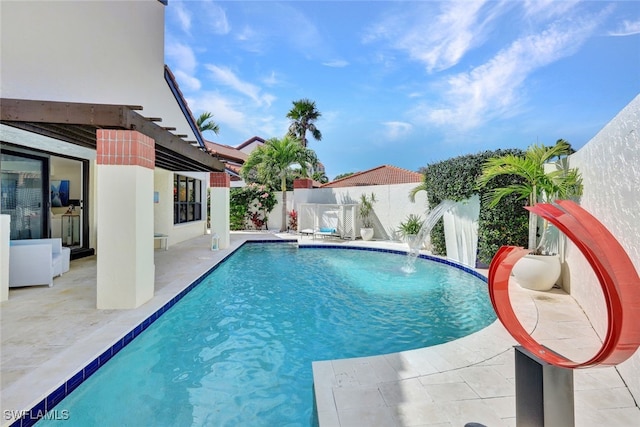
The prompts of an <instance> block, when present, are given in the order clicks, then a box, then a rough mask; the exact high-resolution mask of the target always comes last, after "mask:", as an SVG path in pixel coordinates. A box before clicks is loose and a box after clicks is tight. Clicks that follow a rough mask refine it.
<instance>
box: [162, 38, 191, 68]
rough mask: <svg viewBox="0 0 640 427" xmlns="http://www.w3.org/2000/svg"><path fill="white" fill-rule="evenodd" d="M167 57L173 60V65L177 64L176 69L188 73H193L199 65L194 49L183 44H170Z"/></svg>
mask: <svg viewBox="0 0 640 427" xmlns="http://www.w3.org/2000/svg"><path fill="white" fill-rule="evenodd" d="M165 55H166V56H167V57H168V58H170V59H171V60H172V61H171V62H172V63H174V64H176V68H179V69H180V70H184V71H185V72H186V73H193V72H194V71H195V69H196V66H197V64H198V62H197V60H196V55H195V54H194V53H193V49H191V47H189V46H187V45H185V44H182V43H178V42H173V43H168V44H167V46H166V48H165Z"/></svg>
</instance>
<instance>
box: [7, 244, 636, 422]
mask: <svg viewBox="0 0 640 427" xmlns="http://www.w3.org/2000/svg"><path fill="white" fill-rule="evenodd" d="M280 237H282V238H292V237H293V236H291V235H286V234H284V235H279V234H269V235H265V234H259V233H232V239H231V247H230V248H228V249H225V250H220V251H216V252H212V251H210V250H209V236H202V237H198V238H196V239H192V240H189V241H187V242H183V243H179V244H176V245H172V246H171V247H169V249H168V250H167V251H165V250H160V249H158V250H156V251H155V265H156V280H155V283H156V291H155V296H154V298H153V299H152V300H151V301H149V302H147V303H146V304H144V305H143V306H141V307H139V308H137V309H133V310H97V309H96V308H95V299H96V289H95V288H96V286H95V284H96V283H95V282H96V281H95V277H96V263H95V257H90V258H84V259H79V260H75V261H72V263H71V271H69V272H68V273H66V274H65V275H64V276H62V277H59V278H56V279H55V283H54V287H52V288H49V287H29V288H21V289H11V290H10V293H9V301H6V302H3V303H2V304H1V305H0V308H1V313H0V316H1V320H2V325H1V333H2V335H1V348H0V355H1V365H0V378H1V408H2V411H3V412H2V413H3V421H2V423H3V425H9V424H11V423H12V422H13V420H12V419H11V417H10V416H8V415H10V413H11V412H6V411H20V410H28V409H30V408H31V407H32V406H33V405H35V404H36V403H38V402H39V401H40V400H41V399H42V398H43V397H44V396H46V395H48V394H49V393H51V392H52V391H54V390H55V389H56V388H57V387H58V386H59V385H60V384H61V383H63V382H64V381H65V380H67V379H68V378H70V377H71V376H72V375H73V374H74V373H76V371H77V370H78V369H79V368H80V367H82V366H84V365H86V364H87V363H88V362H89V361H91V360H93V359H95V358H96V357H97V356H98V355H100V354H101V353H102V352H103V351H104V350H105V349H106V348H108V347H109V346H111V345H112V344H113V343H114V342H116V341H117V340H118V339H120V338H121V337H122V336H124V335H125V334H126V333H127V332H129V331H130V330H132V329H133V328H134V327H135V326H136V325H138V324H139V323H140V322H142V321H143V320H144V319H146V318H147V317H148V316H149V315H151V314H152V313H154V312H155V311H156V310H158V309H159V308H160V307H162V306H163V305H164V304H165V303H166V302H167V301H169V300H170V299H171V298H172V297H173V296H175V295H176V294H178V293H179V292H180V291H181V290H183V289H184V288H185V287H187V286H188V285H189V284H190V283H191V282H193V281H194V280H196V279H197V278H198V277H199V276H201V275H202V274H203V273H204V272H206V271H207V270H209V269H210V268H211V267H212V266H213V265H215V264H216V263H218V262H219V261H220V260H222V259H223V258H224V257H225V256H227V255H228V254H229V253H230V252H232V251H233V250H235V249H236V248H237V247H238V246H240V245H241V244H242V243H243V242H244V241H245V240H248V239H251V240H255V239H265V238H270V239H273V238H280ZM301 243H302V244H304V243H313V244H322V242H321V241H317V240H316V241H313V240H312V239H310V238H304V237H303V238H301ZM327 243H328V244H336V242H335V241H331V242H327ZM344 244H345V245H354V244H355V245H367V246H368V245H373V246H377V247H385V248H390V249H401V250H404V249H405V248H404V246H403V245H400V244H394V243H390V242H361V241H355V242H352V241H347V242H344ZM512 301H513V302H514V305H515V306H516V307H517V311H518V314H519V316H521V320H522V322H523V323H524V324H525V325H526V326H527V328H529V329H530V330H533V331H534V336H535V337H536V338H537V339H539V340H540V341H541V342H543V343H545V344H547V345H549V346H550V347H552V348H554V349H555V350H557V351H559V352H561V353H563V354H565V355H567V356H569V357H573V358H577V359H579V358H586V357H587V356H589V355H591V354H593V352H594V351H595V350H596V349H597V348H598V347H599V345H600V342H599V340H598V338H597V336H596V334H595V332H594V331H593V329H592V328H591V325H590V324H589V322H588V321H587V319H586V317H585V316H584V313H583V312H582V310H581V309H580V307H579V306H578V305H577V304H576V303H575V302H574V300H573V298H571V297H570V296H568V295H566V294H564V293H562V292H560V291H552V292H546V293H539V292H532V291H526V290H523V289H520V288H519V287H517V286H515V287H514V288H513V290H512ZM514 344H515V341H514V340H513V339H512V338H511V337H510V336H509V335H508V334H507V333H506V331H505V330H504V328H503V327H502V326H501V325H500V324H499V323H497V322H496V323H494V324H492V325H491V326H489V327H488V328H485V329H484V330H482V331H480V332H478V333H476V334H473V335H470V336H468V337H465V338H462V339H460V340H456V341H454V342H451V343H447V344H442V345H439V346H434V347H430V348H426V349H419V350H413V351H408V352H402V353H395V354H391V355H385V356H376V357H370V358H357V359H347V360H339V361H324V362H315V363H314V365H313V368H314V380H315V387H316V401H317V406H318V413H319V417H320V423H321V427H329V426H341V427H346V426H364V425H366V426H385V427H389V426H417V425H420V426H462V425H464V424H465V423H468V422H476V423H482V424H484V425H486V426H491V427H494V426H515V397H514V394H515V388H514V367H513V349H512V346H513V345H514ZM575 408H576V409H575V412H576V426H585V427H591V426H601V425H615V426H623V427H624V426H636V425H637V420H638V419H640V409H639V408H638V406H637V404H636V403H635V402H634V400H633V397H632V396H631V394H630V393H629V391H628V389H627V388H626V386H625V384H624V382H623V381H622V380H621V378H620V376H619V375H618V373H617V371H616V369H615V368H596V369H589V370H581V371H576V372H575ZM56 409H63V408H56Z"/></svg>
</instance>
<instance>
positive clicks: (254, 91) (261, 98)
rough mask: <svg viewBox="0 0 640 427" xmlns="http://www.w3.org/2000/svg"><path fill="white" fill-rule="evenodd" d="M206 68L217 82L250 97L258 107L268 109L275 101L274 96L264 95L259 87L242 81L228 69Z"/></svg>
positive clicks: (214, 66) (211, 66) (209, 65)
mask: <svg viewBox="0 0 640 427" xmlns="http://www.w3.org/2000/svg"><path fill="white" fill-rule="evenodd" d="M205 68H206V69H207V70H209V71H211V75H212V77H213V78H214V80H216V82H218V83H220V84H222V85H225V86H228V87H230V88H231V89H233V90H235V91H237V92H239V93H241V94H243V95H245V96H248V97H249V98H251V99H252V100H253V101H254V102H256V103H257V104H258V105H266V106H267V107H268V106H270V105H271V103H272V102H273V101H274V100H275V97H274V96H273V95H270V94H262V93H261V90H260V88H259V87H258V86H256V85H254V84H251V83H248V82H244V81H242V80H240V78H239V77H238V76H236V75H235V74H234V73H233V71H231V70H230V69H229V68H227V67H218V66H217V65H212V64H208V65H205Z"/></svg>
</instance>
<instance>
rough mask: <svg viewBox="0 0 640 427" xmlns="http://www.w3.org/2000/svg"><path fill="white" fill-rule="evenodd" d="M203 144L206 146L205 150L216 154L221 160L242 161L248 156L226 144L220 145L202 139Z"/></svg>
mask: <svg viewBox="0 0 640 427" xmlns="http://www.w3.org/2000/svg"><path fill="white" fill-rule="evenodd" d="M204 145H205V146H206V147H207V151H209V153H211V154H213V155H217V156H218V157H220V158H221V159H222V160H231V161H234V162H238V163H244V162H245V161H246V160H247V157H249V156H248V155H247V154H246V153H243V152H242V151H240V150H238V149H237V148H234V147H230V146H228V145H222V144H218V143H215V142H211V141H207V140H205V141H204Z"/></svg>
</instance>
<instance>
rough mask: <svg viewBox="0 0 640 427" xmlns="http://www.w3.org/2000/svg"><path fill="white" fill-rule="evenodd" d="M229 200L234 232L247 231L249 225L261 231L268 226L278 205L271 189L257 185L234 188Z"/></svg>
mask: <svg viewBox="0 0 640 427" xmlns="http://www.w3.org/2000/svg"><path fill="white" fill-rule="evenodd" d="M229 199H230V200H229V204H230V208H229V214H230V227H231V229H232V230H245V229H246V228H247V227H248V226H249V224H252V225H253V227H254V228H256V229H257V230H261V229H262V227H264V226H265V225H266V224H267V222H268V220H269V213H270V212H271V211H272V210H273V208H274V207H275V205H276V197H275V195H274V194H273V192H272V191H271V189H269V188H268V187H267V186H266V185H261V184H256V183H252V184H249V185H247V186H245V187H241V188H232V189H231V191H230V197H229Z"/></svg>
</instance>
